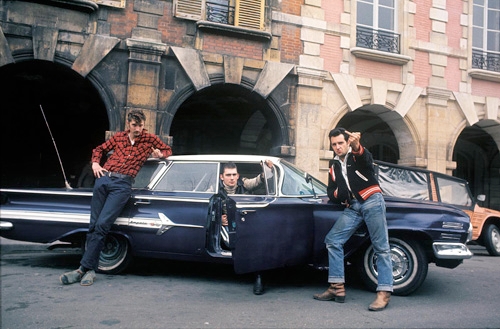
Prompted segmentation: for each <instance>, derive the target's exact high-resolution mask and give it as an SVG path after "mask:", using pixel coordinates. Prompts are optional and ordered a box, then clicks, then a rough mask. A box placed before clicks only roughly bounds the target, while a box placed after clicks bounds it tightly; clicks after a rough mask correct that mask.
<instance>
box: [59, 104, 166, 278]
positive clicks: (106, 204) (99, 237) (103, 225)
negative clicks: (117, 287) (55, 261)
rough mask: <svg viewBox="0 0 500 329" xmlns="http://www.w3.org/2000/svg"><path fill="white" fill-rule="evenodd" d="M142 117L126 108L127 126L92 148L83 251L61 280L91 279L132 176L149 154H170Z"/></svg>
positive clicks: (126, 193)
mask: <svg viewBox="0 0 500 329" xmlns="http://www.w3.org/2000/svg"><path fill="white" fill-rule="evenodd" d="M145 121H146V116H145V115H144V113H143V112H142V111H140V110H132V111H130V112H129V113H128V115H127V126H126V128H127V129H126V130H125V131H122V132H118V133H116V134H115V135H114V136H113V137H111V138H110V139H109V140H107V141H106V142H104V143H103V144H101V145H99V146H97V147H96V148H95V149H94V150H93V151H92V171H93V173H94V176H95V177H96V181H95V185H94V190H93V195H92V201H91V203H90V225H89V231H88V233H87V240H86V244H85V252H84V254H83V257H82V260H81V261H80V267H79V268H78V269H76V270H74V271H71V272H67V273H64V274H63V275H61V276H60V278H59V279H60V281H61V283H63V284H71V283H75V282H80V284H81V285H82V286H90V285H91V284H92V283H94V279H95V270H97V267H98V265H99V255H100V254H101V250H102V249H103V247H104V241H105V239H106V235H107V234H108V232H109V230H110V229H111V225H113V223H114V222H115V220H116V218H117V217H118V216H119V215H120V213H121V211H122V210H123V207H125V205H126V203H127V201H128V199H129V198H130V194H131V191H132V184H133V181H134V178H135V176H136V175H137V173H138V172H139V170H140V169H141V167H142V165H143V164H144V162H146V160H147V159H148V157H149V156H152V157H154V158H167V157H168V156H170V155H171V154H172V149H171V148H170V146H168V145H166V144H165V143H163V142H162V141H161V140H160V138H159V137H158V136H155V135H153V134H150V133H148V132H146V130H145V129H144V123H145ZM111 151H113V153H112V154H111V155H110V157H109V158H108V159H107V161H106V162H105V164H104V166H102V167H101V165H100V163H101V158H102V157H103V155H106V154H108V152H111Z"/></svg>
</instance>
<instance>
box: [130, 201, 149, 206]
mask: <svg viewBox="0 0 500 329" xmlns="http://www.w3.org/2000/svg"><path fill="white" fill-rule="evenodd" d="M138 204H151V201H149V200H137V201H135V202H134V206H137V205H138Z"/></svg>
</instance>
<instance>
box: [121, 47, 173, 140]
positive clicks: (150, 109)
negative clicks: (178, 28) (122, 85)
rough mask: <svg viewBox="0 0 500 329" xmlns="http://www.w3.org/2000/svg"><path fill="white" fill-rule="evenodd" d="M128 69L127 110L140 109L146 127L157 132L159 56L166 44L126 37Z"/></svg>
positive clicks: (164, 49)
mask: <svg viewBox="0 0 500 329" xmlns="http://www.w3.org/2000/svg"><path fill="white" fill-rule="evenodd" d="M127 46H128V48H129V70H128V85H127V106H126V110H127V112H128V111H130V110H132V109H141V110H143V111H144V113H145V114H146V118H147V119H146V129H147V130H148V131H149V132H152V133H157V129H156V126H157V125H156V114H157V111H158V90H159V81H160V63H161V56H162V55H163V54H164V53H165V51H166V49H167V45H166V44H164V43H157V42H151V41H145V40H138V39H127Z"/></svg>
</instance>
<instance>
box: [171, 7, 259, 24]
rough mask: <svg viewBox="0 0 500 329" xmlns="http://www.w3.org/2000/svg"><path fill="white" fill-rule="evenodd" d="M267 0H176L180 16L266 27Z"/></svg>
mask: <svg viewBox="0 0 500 329" xmlns="http://www.w3.org/2000/svg"><path fill="white" fill-rule="evenodd" d="M264 4H265V0H174V15H175V16H176V17H179V18H184V19H191V20H195V21H199V20H206V21H209V22H214V23H220V24H227V25H232V26H238V27H245V28H251V29H257V30H263V29H264Z"/></svg>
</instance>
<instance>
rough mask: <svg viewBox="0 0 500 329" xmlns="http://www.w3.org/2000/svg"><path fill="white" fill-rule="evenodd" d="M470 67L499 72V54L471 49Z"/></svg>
mask: <svg viewBox="0 0 500 329" xmlns="http://www.w3.org/2000/svg"><path fill="white" fill-rule="evenodd" d="M472 68H475V69H481V70H488V71H494V72H500V54H495V53H491V52H486V51H481V50H475V49H474V50H472Z"/></svg>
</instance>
